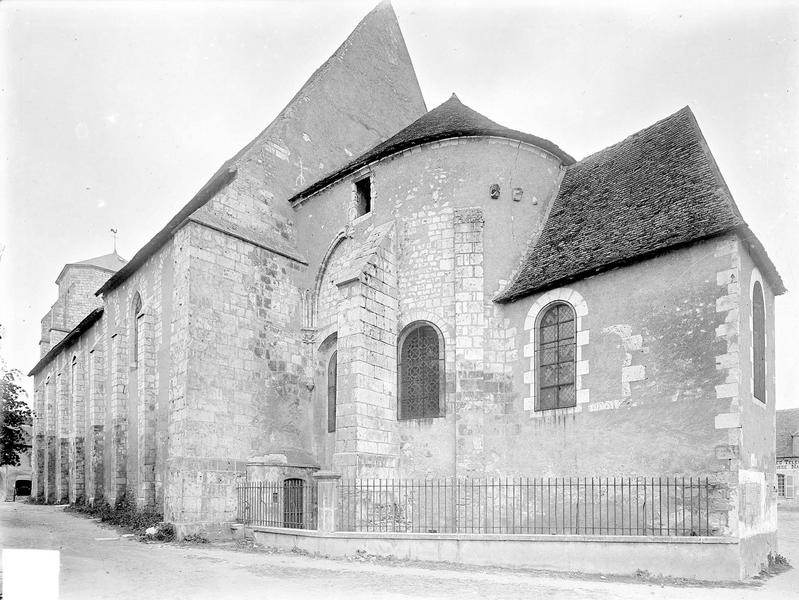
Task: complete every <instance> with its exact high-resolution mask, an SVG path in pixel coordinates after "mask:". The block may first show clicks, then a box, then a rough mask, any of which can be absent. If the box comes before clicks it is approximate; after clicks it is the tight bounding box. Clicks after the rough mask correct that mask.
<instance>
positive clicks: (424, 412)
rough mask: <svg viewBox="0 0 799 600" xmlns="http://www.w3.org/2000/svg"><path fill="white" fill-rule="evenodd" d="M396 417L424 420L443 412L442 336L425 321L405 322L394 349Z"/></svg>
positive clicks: (444, 383) (444, 385)
mask: <svg viewBox="0 0 799 600" xmlns="http://www.w3.org/2000/svg"><path fill="white" fill-rule="evenodd" d="M397 358H398V361H399V362H398V365H397V375H398V380H399V381H398V388H399V390H398V391H399V394H398V397H399V402H398V403H397V404H398V412H399V414H398V418H399V419H401V420H405V419H426V418H431V417H441V416H443V414H444V408H443V406H444V397H445V389H446V382H445V373H444V337H443V336H442V335H441V332H440V331H439V330H438V328H437V327H436V326H434V325H433V324H432V323H428V322H426V321H416V322H415V323H411V324H410V325H408V326H407V327H406V328H405V329H404V330H403V331H402V333H401V334H400V338H399V348H398V351H397Z"/></svg>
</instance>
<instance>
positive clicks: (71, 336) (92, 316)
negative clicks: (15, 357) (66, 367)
mask: <svg viewBox="0 0 799 600" xmlns="http://www.w3.org/2000/svg"><path fill="white" fill-rule="evenodd" d="M102 316H103V309H102V307H101V308H95V309H94V310H93V311H92V312H90V313H89V314H88V315H86V316H85V317H84V318H83V320H82V321H81V322H80V323H78V324H77V325H75V327H74V329H72V331H70V332H69V333H68V334H67V335H66V336H64V339H62V340H61V341H60V342H58V343H57V344H56V345H55V346H53V347H52V348H50V350H49V351H48V352H47V354H45V355H44V356H42V358H41V359H40V360H39V362H37V363H36V365H34V367H33V368H32V369H31V370H30V373H28V377H33V376H34V375H36V373H38V372H39V371H41V370H42V369H43V368H44V367H45V365H46V364H47V363H49V362H50V361H51V360H53V358H55V357H56V356H57V355H58V353H59V352H61V351H62V350H63V349H64V348H67V347H68V346H70V345H71V344H72V343H73V342H74V341H76V340H77V339H78V338H79V337H80V335H81V334H82V333H83V332H84V331H86V330H88V329H89V328H90V327H91V326H92V325H94V324H95V323H96V322H97V320H98V319H99V318H100V317H102Z"/></svg>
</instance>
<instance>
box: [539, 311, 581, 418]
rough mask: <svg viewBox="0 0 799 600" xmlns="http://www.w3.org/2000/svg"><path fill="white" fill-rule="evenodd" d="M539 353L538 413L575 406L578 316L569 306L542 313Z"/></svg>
mask: <svg viewBox="0 0 799 600" xmlns="http://www.w3.org/2000/svg"><path fill="white" fill-rule="evenodd" d="M536 351H537V354H538V361H537V364H538V377H537V380H538V390H537V392H538V394H537V396H536V410H550V409H553V408H566V407H569V406H575V405H576V404H577V395H576V393H575V388H574V383H575V315H574V309H573V308H572V307H571V306H570V305H569V304H566V303H565V302H555V303H553V304H550V305H549V306H547V307H545V308H544V309H543V310H542V311H541V316H540V318H539V322H538V347H537V349H536Z"/></svg>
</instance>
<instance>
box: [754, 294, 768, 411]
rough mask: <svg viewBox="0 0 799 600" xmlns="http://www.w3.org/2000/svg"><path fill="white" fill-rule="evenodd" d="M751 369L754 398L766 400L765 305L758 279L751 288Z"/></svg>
mask: <svg viewBox="0 0 799 600" xmlns="http://www.w3.org/2000/svg"><path fill="white" fill-rule="evenodd" d="M752 362H753V364H752V370H753V377H754V381H753V384H754V386H753V388H754V389H753V392H754V396H755V398H757V399H758V400H760V401H761V402H765V401H766V306H765V302H764V301H763V287H762V286H761V285H760V282H759V281H756V282H755V285H754V288H753V289H752Z"/></svg>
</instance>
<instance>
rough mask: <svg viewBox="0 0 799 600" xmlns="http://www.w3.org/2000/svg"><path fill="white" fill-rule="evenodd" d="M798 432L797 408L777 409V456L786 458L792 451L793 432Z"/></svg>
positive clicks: (798, 415)
mask: <svg viewBox="0 0 799 600" xmlns="http://www.w3.org/2000/svg"><path fill="white" fill-rule="evenodd" d="M794 433H797V434H799V408H790V409H788V410H778V411H777V439H776V442H777V458H786V457H791V456H793V455H794V453H793V434H794Z"/></svg>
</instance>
